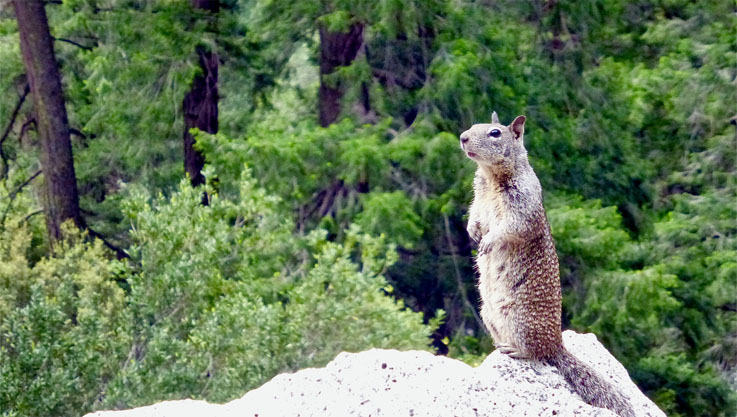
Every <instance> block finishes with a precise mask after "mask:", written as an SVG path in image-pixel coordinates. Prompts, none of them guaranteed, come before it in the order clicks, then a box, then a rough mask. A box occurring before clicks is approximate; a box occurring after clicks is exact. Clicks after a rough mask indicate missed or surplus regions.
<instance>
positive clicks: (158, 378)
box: [0, 0, 737, 416]
mask: <svg viewBox="0 0 737 417" xmlns="http://www.w3.org/2000/svg"><path fill="white" fill-rule="evenodd" d="M735 11H736V9H735V5H734V3H733V2H729V1H724V0H722V1H701V2H690V1H685V0H635V1H622V0H607V1H605V0H591V1H574V0H546V1H541V0H529V1H504V0H498V1H493V0H488V1H458V0H428V1H421V0H408V1H399V0H380V1H363V0H360V1H342V0H320V1H317V0H303V1H299V2H291V1H284V0H222V1H214V0H190V1H185V0H169V1H163V0H162V1H143V0H139V1H134V0H63V1H45V2H39V1H38V0H27V1H24V0H16V1H8V0H2V1H0V92H1V93H0V129H1V130H0V134H2V136H0V413H1V414H2V415H3V416H30V415H33V416H54V415H81V414H83V413H85V412H87V411H90V410H95V409H101V408H112V407H132V406H138V405H143V404H148V403H151V402H154V401H159V400H164V399H174V398H184V397H193V398H203V399H207V400H210V401H226V400H229V399H232V398H235V397H238V396H240V395H242V394H243V393H244V392H245V391H246V390H248V389H251V388H254V387H256V386H258V385H260V384H262V383H263V382H265V381H267V380H268V379H269V378H271V377H273V376H274V375H276V374H277V373H279V372H285V371H293V370H296V369H300V368H303V367H306V366H321V365H323V364H325V363H326V362H327V361H329V360H330V359H332V358H333V357H334V356H335V355H336V354H337V353H338V352H340V351H343V350H353V351H356V350H363V349H367V348H369V347H385V348H401V349H409V348H412V349H428V350H432V351H435V352H438V353H440V354H447V355H449V356H451V357H454V358H459V359H462V360H464V361H467V362H468V363H471V364H476V363H479V362H480V361H481V360H482V359H483V358H484V357H485V355H486V354H488V353H489V352H490V351H491V350H492V349H493V347H492V345H491V342H490V340H489V338H488V336H487V335H486V334H485V333H484V331H483V329H482V325H481V323H480V321H479V317H478V313H477V307H478V294H477V292H476V289H475V286H474V282H475V273H474V270H473V267H472V259H473V254H474V250H475V248H474V246H473V245H472V244H471V242H469V239H468V236H467V234H466V231H465V221H466V213H467V209H468V205H469V202H470V199H471V196H472V195H471V183H472V178H473V172H474V169H475V167H474V164H473V163H472V162H471V161H469V160H467V159H466V158H465V157H464V155H463V154H462V152H461V151H460V150H459V148H458V134H459V133H460V132H461V131H463V130H465V129H466V128H468V127H469V126H470V125H471V124H473V123H477V122H485V121H488V120H489V117H490V113H491V111H492V110H495V111H497V112H498V113H499V115H500V117H501V119H502V121H503V122H509V121H511V120H512V118H513V117H515V116H517V115H518V114H525V115H526V116H527V117H528V123H527V125H526V128H525V133H526V135H525V141H526V146H527V149H528V151H529V154H530V159H531V162H532V165H533V167H534V168H535V170H536V172H537V174H538V176H539V177H540V180H541V182H542V184H543V188H544V190H545V205H546V209H547V212H548V217H549V220H550V223H551V225H552V230H553V235H554V237H555V240H556V244H557V250H558V254H559V258H560V264H561V280H562V284H563V291H564V317H563V321H564V327H566V328H573V329H575V330H577V331H580V332H594V333H596V334H597V336H598V337H599V339H600V340H601V341H602V342H603V343H604V344H605V345H606V347H607V348H608V349H609V350H610V351H611V352H612V353H613V354H614V355H615V356H616V357H617V358H618V359H619V360H620V361H621V362H622V363H623V364H624V366H625V367H626V368H627V369H628V371H629V373H630V375H631V376H632V378H633V379H634V380H635V382H636V383H637V384H638V386H639V387H640V388H641V389H642V390H643V391H644V392H645V393H646V394H647V395H648V396H649V397H650V398H652V399H653V400H654V401H655V402H656V403H657V404H658V405H659V406H660V407H661V408H662V409H663V410H664V411H665V412H666V413H667V414H668V415H670V416H727V415H735V413H736V411H735V409H736V408H737V395H735V387H737V371H736V368H735V366H736V365H737V329H736V327H735V326H736V325H737V321H736V318H737V316H736V314H735V313H736V311H737V301H736V300H735V294H736V293H737V288H736V287H735V285H736V283H737V221H736V219H737V204H735V203H736V202H737V184H736V181H737V180H736V178H737V177H736V176H735V174H737V172H735V171H736V169H735V161H736V158H737V155H736V152H735V149H736V145H737V144H736V138H737V133H736V130H735V128H736V126H735V125H736V124H737V117H735V103H737V100H735V99H736V97H735V91H736V89H735V87H736V85H735V80H736V77H737V47H736V46H735V27H736V25H735V23H737V22H736V21H737V18H736V17H735V16H736V15H735ZM44 15H46V16H47V17H48V20H46V16H44ZM46 21H48V26H45V23H44V22H46ZM32 22H33V24H31V23H32ZM44 31H45V33H46V34H45V35H44ZM44 36H45V38H44ZM21 39H24V41H23V42H21ZM44 39H48V42H47V43H48V44H49V45H53V51H52V50H51V49H49V48H47V49H45V51H46V52H43V51H44V49H43V48H41V47H43V43H44V42H43V40H44ZM34 45H37V46H38V45H40V46H39V48H41V49H38V48H36V49H34ZM34 51H35V52H34ZM34 53H35V55H34ZM55 74H57V75H55ZM54 79H56V80H57V81H54ZM58 80H61V83H60V84H59V86H60V87H61V90H58V88H56V87H54V86H55V85H56V84H58ZM29 81H30V82H29ZM34 86H35V88H34ZM55 88H56V89H55ZM55 91H56V93H54V92H55ZM61 91H63V94H62V93H61ZM61 112H64V113H63V114H62V113H61ZM49 126H52V127H49ZM54 126H55V128H53V127H54ZM69 151H70V152H71V153H69ZM65 152H66V153H65ZM65 155H66V156H65ZM72 157H73V159H72ZM72 160H73V166H72ZM70 169H72V170H71V171H70ZM64 170H66V171H64ZM60 172H62V174H60ZM63 172H65V173H66V174H63ZM46 173H51V174H48V175H47V174H46ZM77 196H78V197H77Z"/></svg>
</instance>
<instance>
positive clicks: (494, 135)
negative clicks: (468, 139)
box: [489, 129, 502, 138]
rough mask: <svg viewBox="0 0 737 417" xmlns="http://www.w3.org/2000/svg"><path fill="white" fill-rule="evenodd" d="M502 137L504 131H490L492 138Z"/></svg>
mask: <svg viewBox="0 0 737 417" xmlns="http://www.w3.org/2000/svg"><path fill="white" fill-rule="evenodd" d="M501 135H502V131H501V130H499V129H491V130H490V131H489V136H491V137H492V138H498V137H499V136H501Z"/></svg>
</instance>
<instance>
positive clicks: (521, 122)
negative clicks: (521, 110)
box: [509, 116, 527, 139]
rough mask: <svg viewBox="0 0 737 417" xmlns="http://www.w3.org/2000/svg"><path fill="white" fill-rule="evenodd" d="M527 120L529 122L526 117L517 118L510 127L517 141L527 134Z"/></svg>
mask: <svg viewBox="0 0 737 417" xmlns="http://www.w3.org/2000/svg"><path fill="white" fill-rule="evenodd" d="M525 120H527V118H526V117H525V116H517V117H516V118H515V119H514V121H513V122H512V124H511V125H509V127H510V129H511V130H512V133H513V134H514V137H515V138H517V139H519V138H521V137H522V134H523V133H525Z"/></svg>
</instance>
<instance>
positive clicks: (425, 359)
mask: <svg viewBox="0 0 737 417" xmlns="http://www.w3.org/2000/svg"><path fill="white" fill-rule="evenodd" d="M563 341H564V344H565V345H566V348H567V349H568V350H569V351H570V352H572V353H573V354H574V355H576V356H578V357H579V358H581V359H582V360H583V361H585V362H587V363H588V364H590V365H591V366H593V367H594V368H595V369H597V370H598V371H599V372H600V373H601V374H602V375H604V376H605V377H606V378H607V379H609V380H610V381H612V382H613V383H614V384H615V385H617V386H618V387H619V388H620V389H621V390H622V391H623V392H624V393H625V395H626V396H628V397H629V398H630V400H631V401H632V403H633V405H634V406H635V409H636V410H637V415H638V416H652V417H655V416H663V417H664V416H665V414H664V413H663V412H662V411H660V410H659V409H658V408H657V407H656V406H655V404H653V403H652V402H651V401H650V400H649V399H647V397H645V396H644V395H643V394H642V393H641V392H640V391H639V390H638V389H637V387H636V386H635V384H634V383H633V382H632V381H631V380H630V378H629V376H628V375H627V371H626V370H625V369H624V367H623V366H622V365H621V364H620V363H619V362H617V361H616V360H615V359H614V357H612V356H611V355H610V354H609V352H607V350H606V349H605V348H604V347H603V346H602V345H601V344H600V343H599V342H598V341H597V340H596V337H595V336H594V335H592V334H585V335H580V334H576V333H574V332H571V331H566V332H564V333H563ZM92 416H94V417H174V416H177V417H181V416H217V417H226V416H227V417H235V416H242V417H268V416H336V417H337V416H340V417H343V416H366V417H368V416H372V417H378V416H459V417H460V416H464V417H465V416H556V417H559V416H601V417H604V416H615V414H613V413H612V412H611V411H609V410H605V409H600V408H595V407H592V406H590V405H588V404H585V403H584V402H582V401H581V399H580V398H579V397H578V396H577V395H576V394H575V393H574V392H573V390H572V389H571V388H570V387H569V386H568V385H567V383H566V382H565V380H563V377H562V376H561V375H560V374H558V372H557V370H556V369H555V368H552V367H550V366H547V365H543V364H542V363H539V362H533V361H526V360H516V359H511V358H509V357H508V356H506V355H503V354H501V353H499V352H493V353H492V354H491V355H489V356H488V357H487V358H486V360H485V361H484V362H483V364H481V365H480V366H478V367H476V368H473V367H471V366H468V365H466V364H465V363H463V362H460V361H458V360H454V359H449V358H447V357H443V356H435V355H432V354H430V353H428V352H420V351H409V352H399V351H396V350H379V349H373V350H369V351H365V352H360V353H345V352H344V353H341V354H340V355H338V356H337V357H336V358H335V359H334V360H333V361H332V362H330V363H329V364H328V365H327V366H326V367H324V368H310V369H304V370H301V371H299V372H296V373H293V374H281V375H278V376H276V377H274V378H273V379H272V380H271V381H269V382H267V383H266V384H264V385H263V386H261V387H260V388H257V389H254V390H252V391H250V392H248V393H246V395H244V396H243V397H242V398H239V399H237V400H233V401H231V402H229V403H227V404H209V403H207V402H204V401H193V400H183V401H166V402H161V403H158V404H154V405H151V406H148V407H140V408H136V409H132V410H124V411H102V412H97V413H93V414H88V415H87V417H92Z"/></svg>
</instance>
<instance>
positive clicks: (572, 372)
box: [544, 348, 635, 417]
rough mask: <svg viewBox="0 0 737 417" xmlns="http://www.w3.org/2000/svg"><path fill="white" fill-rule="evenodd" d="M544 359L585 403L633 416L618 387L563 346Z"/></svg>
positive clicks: (632, 411) (627, 416)
mask: <svg viewBox="0 0 737 417" xmlns="http://www.w3.org/2000/svg"><path fill="white" fill-rule="evenodd" d="M544 361H545V362H547V363H548V364H549V365H552V366H554V367H556V368H557V369H558V371H559V372H560V373H561V374H562V375H563V377H564V378H565V380H566V381H568V383H569V384H571V386H572V387H573V389H574V391H576V393H577V394H578V395H580V396H581V398H582V399H583V400H584V401H585V402H586V403H588V404H591V405H593V406H594V407H601V408H606V409H608V410H611V411H613V412H615V413H617V414H619V415H620V416H621V417H635V410H634V409H633V408H632V405H631V404H630V402H629V401H628V400H627V398H625V396H624V394H623V393H622V392H620V391H619V389H617V388H616V387H615V386H614V385H612V384H610V383H609V382H607V381H606V380H605V379H604V378H602V377H601V376H600V375H599V374H598V373H597V372H596V371H595V370H594V369H593V368H591V367H590V366H588V365H586V364H585V363H583V362H582V361H580V360H579V359H578V358H577V357H575V356H573V355H572V354H571V353H570V352H568V351H567V350H566V349H565V348H563V349H560V350H559V351H558V353H557V354H556V355H553V356H552V357H549V358H545V359H544Z"/></svg>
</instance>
